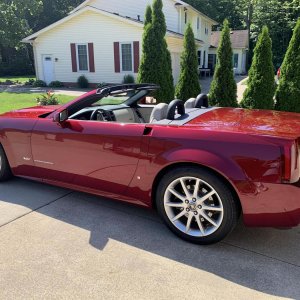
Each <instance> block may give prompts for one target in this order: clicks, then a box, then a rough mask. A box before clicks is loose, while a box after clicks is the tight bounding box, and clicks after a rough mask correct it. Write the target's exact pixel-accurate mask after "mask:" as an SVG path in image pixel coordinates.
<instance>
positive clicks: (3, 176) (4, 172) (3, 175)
mask: <svg viewBox="0 0 300 300" xmlns="http://www.w3.org/2000/svg"><path fill="white" fill-rule="evenodd" d="M11 177H12V173H11V170H10V166H9V163H8V160H7V157H6V155H5V152H4V150H3V148H2V146H1V145H0V182H1V181H5V180H8V179H10V178H11Z"/></svg>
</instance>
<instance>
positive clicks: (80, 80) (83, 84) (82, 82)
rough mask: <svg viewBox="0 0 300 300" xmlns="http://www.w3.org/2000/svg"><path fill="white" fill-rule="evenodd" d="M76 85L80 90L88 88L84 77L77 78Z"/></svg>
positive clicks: (87, 82)
mask: <svg viewBox="0 0 300 300" xmlns="http://www.w3.org/2000/svg"><path fill="white" fill-rule="evenodd" d="M77 84H78V86H79V87H80V88H81V89H87V88H88V87H89V81H88V79H87V78H86V77H85V76H84V75H81V76H79V77H78V79H77Z"/></svg>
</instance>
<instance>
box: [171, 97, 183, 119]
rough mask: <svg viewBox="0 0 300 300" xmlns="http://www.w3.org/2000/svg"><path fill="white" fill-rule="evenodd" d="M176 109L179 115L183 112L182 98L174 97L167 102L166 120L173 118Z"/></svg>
mask: <svg viewBox="0 0 300 300" xmlns="http://www.w3.org/2000/svg"><path fill="white" fill-rule="evenodd" d="M176 110H177V113H178V114H179V115H184V114H185V107H184V102H183V101H182V100H179V99H175V100H173V101H172V102H171V103H170V104H169V107H168V112H167V119H168V120H172V121H173V120H175V116H176Z"/></svg>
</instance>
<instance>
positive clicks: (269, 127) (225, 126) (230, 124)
mask: <svg viewBox="0 0 300 300" xmlns="http://www.w3.org/2000/svg"><path fill="white" fill-rule="evenodd" d="M186 125H187V126H197V127H201V128H203V129H204V128H205V129H206V130H214V131H220V132H239V133H245V134H251V135H265V136H273V137H281V138H289V139H290V138H292V139H298V138H299V137H300V114H297V113H287V112H278V111H270V110H247V109H239V108H218V109H215V110H212V111H210V112H207V113H205V114H203V115H201V116H199V117H197V118H195V119H193V120H192V121H190V122H188V123H187V124H186Z"/></svg>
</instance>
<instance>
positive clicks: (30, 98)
mask: <svg viewBox="0 0 300 300" xmlns="http://www.w3.org/2000/svg"><path fill="white" fill-rule="evenodd" d="M39 95H40V94H32V93H22V94H18V93H0V113H4V112H7V111H11V110H15V109H20V108H26V107H31V106H36V105H37V102H36V97H38V96H39ZM56 97H57V98H58V100H59V103H60V104H64V103H67V102H69V101H71V100H73V99H75V98H76V97H74V96H65V95H56Z"/></svg>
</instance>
